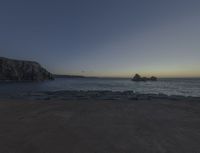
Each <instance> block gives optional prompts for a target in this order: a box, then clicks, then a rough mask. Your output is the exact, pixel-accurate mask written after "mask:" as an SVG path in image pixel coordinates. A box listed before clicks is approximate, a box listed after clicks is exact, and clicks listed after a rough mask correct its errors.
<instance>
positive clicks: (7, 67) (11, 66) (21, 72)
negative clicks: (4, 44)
mask: <svg viewBox="0 0 200 153" xmlns="http://www.w3.org/2000/svg"><path fill="white" fill-rule="evenodd" d="M52 79H53V75H52V74H51V73H50V72H48V71H47V70H46V69H44V68H43V67H42V66H40V64H39V63H37V62H34V61H23V60H14V59H8V58H4V57H0V80H1V81H44V80H52Z"/></svg>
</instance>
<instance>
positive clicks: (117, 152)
mask: <svg viewBox="0 0 200 153" xmlns="http://www.w3.org/2000/svg"><path fill="white" fill-rule="evenodd" d="M199 144H200V101H199V100H196V101H195V100H189V99H183V98H182V99H181V100H174V99H149V100H147V99H144V100H142V99H132V100H92V99H89V100H81V99H80V100H20V99H18V100H11V99H7V100H3V99H1V100H0V152H1V153H198V152H200V145H199Z"/></svg>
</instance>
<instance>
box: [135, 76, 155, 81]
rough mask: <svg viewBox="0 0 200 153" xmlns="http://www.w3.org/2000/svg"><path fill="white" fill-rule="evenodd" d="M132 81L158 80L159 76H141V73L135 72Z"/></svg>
mask: <svg viewBox="0 0 200 153" xmlns="http://www.w3.org/2000/svg"><path fill="white" fill-rule="evenodd" d="M132 81H157V78H156V77H154V76H152V77H150V78H147V77H141V76H140V75H139V74H135V76H134V77H133V79H132Z"/></svg>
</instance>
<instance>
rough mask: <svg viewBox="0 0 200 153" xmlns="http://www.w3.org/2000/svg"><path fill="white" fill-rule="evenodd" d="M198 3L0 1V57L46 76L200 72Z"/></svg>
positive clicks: (194, 0) (150, 0) (198, 74)
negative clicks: (27, 63) (28, 64)
mask: <svg viewBox="0 0 200 153" xmlns="http://www.w3.org/2000/svg"><path fill="white" fill-rule="evenodd" d="M199 8H200V1H199V0H34V1H33V0H0V56H2V57H8V58H16V59H23V60H34V61H37V62H39V63H40V64H41V65H42V66H44V67H45V68H47V69H48V70H49V71H50V72H52V73H57V74H74V75H85V76H104V77H105V76H108V77H131V76H133V75H134V74H135V73H140V74H141V75H145V76H151V75H155V76H158V77H200V9H199Z"/></svg>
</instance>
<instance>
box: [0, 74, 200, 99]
mask: <svg viewBox="0 0 200 153" xmlns="http://www.w3.org/2000/svg"><path fill="white" fill-rule="evenodd" d="M60 90H84V91H87V90H112V91H126V90H131V91H134V92H139V93H156V94H158V93H163V94H167V95H183V96H195V97H200V79H159V80H158V81H157V82H132V81H130V79H110V78H101V79H100V78H73V79H69V78H68V79H66V78H59V79H56V80H54V81H45V82H24V83H13V82H12V83H0V95H6V94H9V95H12V94H13V93H14V94H23V93H29V92H40V91H60Z"/></svg>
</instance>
